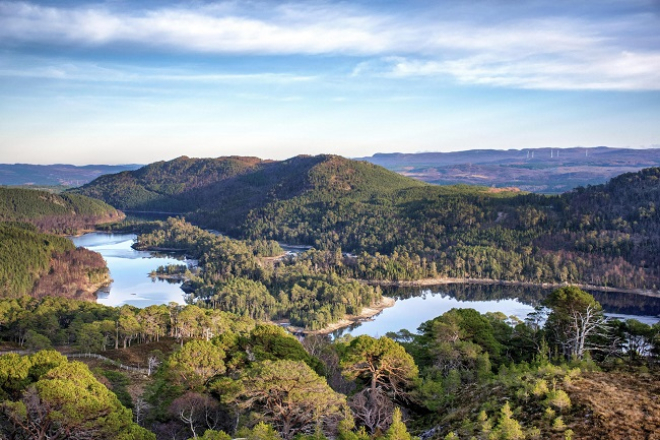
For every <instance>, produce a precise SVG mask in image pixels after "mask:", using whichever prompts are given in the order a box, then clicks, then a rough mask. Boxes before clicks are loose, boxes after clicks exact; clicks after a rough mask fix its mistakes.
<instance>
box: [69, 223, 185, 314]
mask: <svg viewBox="0 0 660 440" xmlns="http://www.w3.org/2000/svg"><path fill="white" fill-rule="evenodd" d="M135 238H136V235H135V234H107V233H99V232H94V233H90V234H85V235H82V236H80V237H74V238H73V242H74V244H75V245H76V246H83V247H85V248H87V249H89V250H92V251H94V252H98V253H100V254H101V255H102V256H103V258H104V259H105V261H106V263H107V265H108V269H110V277H111V278H112V279H113V282H112V284H111V285H110V286H109V287H108V288H107V289H105V291H102V292H99V294H98V302H99V303H101V304H105V305H107V306H120V305H123V304H130V305H133V306H136V307H147V306H150V305H153V304H168V303H169V302H176V303H178V304H185V301H184V293H183V291H182V290H181V281H178V280H172V279H158V278H151V277H149V273H150V272H151V271H153V270H156V269H157V268H158V266H167V265H169V264H181V263H186V264H194V261H193V260H186V259H185V258H184V257H183V256H181V255H176V254H167V253H162V252H158V253H156V252H145V251H136V250H135V249H133V248H131V245H132V244H133V243H134V241H135Z"/></svg>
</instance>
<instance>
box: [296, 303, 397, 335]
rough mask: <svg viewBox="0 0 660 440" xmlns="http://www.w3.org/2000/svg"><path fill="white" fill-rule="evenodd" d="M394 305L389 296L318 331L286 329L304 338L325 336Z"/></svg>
mask: <svg viewBox="0 0 660 440" xmlns="http://www.w3.org/2000/svg"><path fill="white" fill-rule="evenodd" d="M395 303H396V300H395V299H394V298H391V297H389V296H383V297H382V298H381V300H380V301H379V302H378V303H376V304H372V305H371V306H368V307H363V308H362V311H361V312H360V313H359V314H358V315H344V317H343V318H342V319H340V320H339V321H337V322H333V323H332V324H328V325H327V326H325V327H323V328H322V329H320V330H306V329H304V328H302V327H294V326H287V329H289V331H291V333H294V334H298V333H300V334H303V335H305V336H309V335H327V334H329V333H332V332H334V331H335V330H339V329H342V328H345V327H349V326H351V325H353V324H355V323H358V322H364V321H367V320H369V319H370V318H373V317H374V316H376V315H378V314H379V313H380V312H382V311H383V310H385V309H388V308H390V307H393V306H394V304H395Z"/></svg>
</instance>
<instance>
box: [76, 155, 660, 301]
mask: <svg viewBox="0 0 660 440" xmlns="http://www.w3.org/2000/svg"><path fill="white" fill-rule="evenodd" d="M209 169H210V170H211V171H209ZM659 177H660V169H658V168H649V169H646V170H643V171H640V172H638V173H631V174H624V175H622V176H619V177H617V178H615V179H612V180H611V181H610V182H609V183H607V184H605V185H597V186H591V187H587V188H578V189H576V190H574V191H572V192H569V193H566V194H563V195H561V196H542V195H535V194H521V193H517V192H507V191H500V190H493V189H489V188H483V187H471V186H466V185H458V186H444V187H443V186H433V185H427V184H423V183H421V182H418V181H415V180H412V179H408V178H405V177H403V176H400V175H398V174H395V173H392V172H389V171H387V170H385V169H383V168H380V167H377V166H374V165H371V164H367V163H363V162H358V161H351V160H348V159H343V158H340V157H337V156H315V157H306V156H299V157H296V158H293V159H289V160H287V161H282V162H264V161H259V160H256V159H252V158H235V157H233V158H220V159H188V158H179V159H175V160H174V161H171V162H159V163H156V164H152V165H149V166H146V167H144V168H142V169H140V170H137V171H133V172H125V173H120V174H117V175H110V176H104V177H102V178H100V179H97V180H96V181H94V182H92V183H90V184H88V185H85V186H84V187H82V188H80V189H78V190H77V191H78V192H79V193H81V194H86V195H90V196H95V197H100V198H102V199H104V200H106V201H107V202H109V203H112V204H115V205H116V206H118V207H120V208H122V209H131V210H137V211H150V212H175V213H185V214H186V217H187V218H188V219H189V220H190V221H193V222H194V223H196V224H198V225H200V226H203V227H209V228H215V229H217V230H220V231H223V232H226V233H228V234H229V235H230V236H234V237H238V238H245V239H253V240H263V239H266V240H279V241H284V242H287V243H292V244H308V245H312V246H314V247H315V248H316V249H318V250H329V251H333V252H334V251H338V250H339V252H347V251H348V252H351V253H353V254H357V255H360V256H361V259H360V260H359V261H357V262H356V264H357V267H358V268H360V269H363V272H364V273H363V274H362V275H361V276H360V278H378V277H380V278H382V279H387V280H406V279H408V280H410V279H412V280H414V279H419V278H424V277H453V278H488V279H500V280H510V281H524V282H532V283H540V282H551V283H581V284H590V285H599V286H614V287H619V288H642V289H656V288H657V287H658V286H660V272H659V269H658V267H660V260H658V258H659V257H658V256H659V255H660V252H658V249H660V235H659V232H658V231H659V229H658V228H659V225H660V221H659V220H660V218H659V215H660V214H658V211H657V210H656V206H657V205H658V204H659V203H660V180H659ZM166 182H169V183H166Z"/></svg>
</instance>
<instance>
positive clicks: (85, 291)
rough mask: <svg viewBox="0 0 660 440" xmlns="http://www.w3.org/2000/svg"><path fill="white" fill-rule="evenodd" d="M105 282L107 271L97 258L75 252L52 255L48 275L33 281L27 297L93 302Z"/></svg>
mask: <svg viewBox="0 0 660 440" xmlns="http://www.w3.org/2000/svg"><path fill="white" fill-rule="evenodd" d="M109 282H110V278H109V276H108V268H107V267H106V265H105V261H104V260H103V257H102V256H101V254H98V253H96V252H92V251H89V250H87V249H84V248H78V249H75V250H72V251H66V252H56V253H54V254H53V258H52V260H51V263H50V269H49V271H48V273H47V274H45V275H43V276H42V277H40V278H39V279H38V280H37V282H36V283H35V285H34V288H33V290H32V292H31V294H30V295H31V296H34V297H35V298H43V297H46V296H52V295H56V296H63V297H66V298H73V299H84V300H89V301H95V300H96V292H97V291H98V289H99V288H101V287H102V286H103V285H105V284H107V283H109Z"/></svg>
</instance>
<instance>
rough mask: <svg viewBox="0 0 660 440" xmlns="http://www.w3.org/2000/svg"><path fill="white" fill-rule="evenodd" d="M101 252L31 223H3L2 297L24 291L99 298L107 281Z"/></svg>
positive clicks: (0, 239) (0, 244)
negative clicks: (78, 244)
mask: <svg viewBox="0 0 660 440" xmlns="http://www.w3.org/2000/svg"><path fill="white" fill-rule="evenodd" d="M108 281H109V278H108V268H107V267H106V265H105V261H103V258H102V257H101V255H99V254H97V253H95V252H92V251H89V250H87V249H83V248H78V249H76V247H75V246H74V245H73V243H72V242H71V240H69V239H68V238H64V237H58V236H55V235H52V234H44V233H41V232H38V231H37V229H36V227H35V226H34V225H31V224H28V223H7V222H5V223H3V222H0V298H16V297H20V296H22V295H25V294H29V295H32V296H35V297H44V296H51V295H61V296H66V297H69V298H85V299H90V300H95V299H96V295H95V294H96V290H98V288H99V287H101V285H103V284H105V283H107V282H108Z"/></svg>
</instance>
